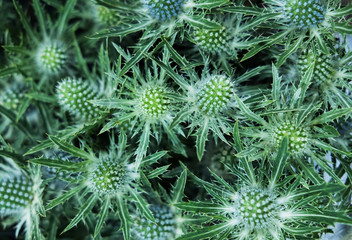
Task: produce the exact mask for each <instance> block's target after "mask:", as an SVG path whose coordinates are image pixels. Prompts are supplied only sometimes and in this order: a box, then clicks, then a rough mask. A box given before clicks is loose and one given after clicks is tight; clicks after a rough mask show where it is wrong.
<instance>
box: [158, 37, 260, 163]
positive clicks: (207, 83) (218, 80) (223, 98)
mask: <svg viewBox="0 0 352 240" xmlns="http://www.w3.org/2000/svg"><path fill="white" fill-rule="evenodd" d="M166 48H167V49H168V51H170V52H172V53H173V56H172V58H173V60H175V61H176V62H177V63H178V64H180V65H181V66H180V67H181V68H185V67H186V66H187V65H189V64H190V63H189V62H187V61H186V60H183V59H182V57H181V56H180V55H178V54H177V52H175V51H174V50H173V49H172V47H171V45H170V44H169V43H166ZM180 59H182V60H180ZM164 61H165V60H164ZM155 62H157V63H158V64H159V65H160V66H161V68H162V69H163V70H165V71H166V73H167V74H168V75H169V76H170V77H172V78H173V79H174V81H175V82H176V83H177V84H178V85H179V87H180V89H182V91H183V94H184V97H183V98H182V99H183V102H184V107H183V108H182V109H180V111H179V113H178V114H177V116H176V117H175V120H174V121H173V122H172V124H171V128H173V127H174V126H177V125H178V124H180V123H181V122H183V121H187V122H189V128H190V131H189V133H188V135H191V134H194V135H195V136H196V148H197V157H198V159H199V160H201V159H202V157H203V154H204V151H205V143H206V141H207V137H208V133H209V131H211V132H213V133H214V137H216V138H219V139H221V140H222V141H224V142H227V140H226V138H225V135H226V134H228V133H229V132H230V131H231V122H232V120H231V118H230V117H228V116H229V115H232V114H233V113H234V109H235V108H234V107H235V106H236V102H235V98H234V96H235V91H236V89H235V82H234V81H233V80H232V79H231V77H229V76H226V75H225V74H221V73H209V71H208V69H207V68H206V67H204V69H203V71H202V74H201V77H199V76H197V73H196V72H195V71H193V70H191V69H189V70H188V71H187V73H186V74H187V75H188V79H185V78H184V77H183V76H182V75H181V74H179V73H176V72H175V71H174V70H173V69H171V68H170V67H168V66H167V64H165V63H164V62H161V61H159V60H157V59H155ZM261 70H262V68H256V69H252V70H250V71H248V72H247V73H245V74H243V75H242V76H239V77H238V78H237V81H236V83H237V84H238V83H240V82H242V81H244V80H245V79H246V80H247V79H248V78H250V77H252V76H255V75H257V74H258V73H259V72H260V71H261ZM191 117H192V121H190V119H191ZM194 131H195V133H194Z"/></svg>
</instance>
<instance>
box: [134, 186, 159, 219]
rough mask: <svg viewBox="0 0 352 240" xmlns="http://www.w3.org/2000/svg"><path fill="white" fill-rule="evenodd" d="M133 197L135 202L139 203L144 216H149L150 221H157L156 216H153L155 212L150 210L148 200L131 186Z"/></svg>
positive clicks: (138, 206) (138, 205)
mask: <svg viewBox="0 0 352 240" xmlns="http://www.w3.org/2000/svg"><path fill="white" fill-rule="evenodd" d="M129 192H130V194H131V196H132V198H133V199H134V202H135V203H136V205H137V208H138V209H139V211H140V212H141V213H142V215H143V216H145V217H146V218H148V219H149V220H150V221H152V222H155V218H154V216H153V213H152V212H151V211H150V210H149V208H148V204H147V202H146V201H145V200H144V199H143V197H142V196H141V194H139V193H138V192H137V191H135V190H134V189H132V188H130V190H129Z"/></svg>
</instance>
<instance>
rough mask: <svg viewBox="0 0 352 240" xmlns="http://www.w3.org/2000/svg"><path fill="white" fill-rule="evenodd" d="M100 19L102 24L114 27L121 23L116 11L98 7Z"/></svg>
mask: <svg viewBox="0 0 352 240" xmlns="http://www.w3.org/2000/svg"><path fill="white" fill-rule="evenodd" d="M97 13H98V18H99V20H100V22H102V23H104V24H106V25H108V26H112V25H116V24H117V23H118V21H119V16H118V15H117V13H116V11H115V10H114V9H109V8H107V7H104V6H98V7H97Z"/></svg>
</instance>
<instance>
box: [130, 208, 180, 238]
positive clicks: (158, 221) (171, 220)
mask: <svg viewBox="0 0 352 240" xmlns="http://www.w3.org/2000/svg"><path fill="white" fill-rule="evenodd" d="M150 210H151V211H152V213H153V215H154V218H155V222H152V221H151V220H149V219H146V218H145V217H144V218H143V217H141V218H137V219H136V221H135V226H134V229H133V231H134V234H135V235H136V237H138V239H140V240H170V239H174V238H175V236H176V232H177V223H176V219H175V214H174V212H173V211H172V210H171V208H170V207H168V206H166V205H152V206H151V207H150Z"/></svg>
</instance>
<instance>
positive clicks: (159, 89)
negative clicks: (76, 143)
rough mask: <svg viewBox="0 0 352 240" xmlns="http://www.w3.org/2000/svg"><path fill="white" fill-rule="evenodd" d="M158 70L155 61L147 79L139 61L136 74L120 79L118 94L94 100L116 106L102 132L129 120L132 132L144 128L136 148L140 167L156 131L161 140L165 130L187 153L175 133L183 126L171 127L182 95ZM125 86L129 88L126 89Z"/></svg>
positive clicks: (174, 143) (103, 104) (133, 68)
mask: <svg viewBox="0 0 352 240" xmlns="http://www.w3.org/2000/svg"><path fill="white" fill-rule="evenodd" d="M124 55H125V56H126V58H127V61H129V59H130V58H131V56H128V55H127V54H126V53H124ZM118 64H119V63H118ZM119 69H120V68H119V67H117V70H116V71H117V72H116V75H118V74H119V71H120V70H119ZM159 71H160V70H159V69H158V67H157V65H156V64H153V65H152V68H151V69H145V73H144V76H145V79H144V78H143V77H142V76H143V72H142V70H141V69H139V67H138V66H137V65H136V66H134V67H132V72H133V77H129V76H127V75H126V76H125V79H121V81H120V84H123V85H122V89H121V92H120V93H118V95H117V97H115V98H110V99H101V100H95V101H92V102H93V103H94V104H96V105H98V106H102V107H107V108H110V109H116V112H115V113H113V116H114V117H113V118H112V119H111V120H109V123H108V124H106V125H105V127H103V129H102V130H101V132H104V131H106V130H108V129H111V128H113V127H115V126H117V125H118V124H124V123H126V122H129V123H130V124H131V126H132V129H135V130H134V131H135V132H134V134H133V136H134V135H136V134H137V133H138V132H141V134H140V138H139V144H138V148H137V149H136V152H135V154H136V161H137V164H136V166H137V167H138V165H139V164H140V162H141V159H142V158H143V157H144V156H145V155H146V153H147V149H148V147H149V141H150V140H149V139H150V136H152V135H153V136H154V137H155V139H156V140H157V141H158V142H160V141H161V139H162V134H161V133H163V132H164V133H166V136H167V137H168V139H169V140H170V141H171V142H172V144H173V145H174V146H175V148H174V149H175V150H176V151H179V152H180V153H182V154H185V152H184V151H183V150H182V148H183V147H182V143H181V142H180V140H179V139H178V136H177V134H176V133H177V132H178V133H180V132H181V130H180V129H179V128H178V127H176V128H175V130H171V129H170V124H171V122H172V120H173V118H174V115H175V109H177V105H178V104H179V103H178V102H179V98H180V97H179V96H178V94H177V93H175V92H174V91H172V90H171V89H170V88H168V87H167V85H166V83H165V82H166V79H165V75H164V74H160V73H159ZM124 89H128V90H127V91H123V90H124ZM181 134H182V132H181Z"/></svg>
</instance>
